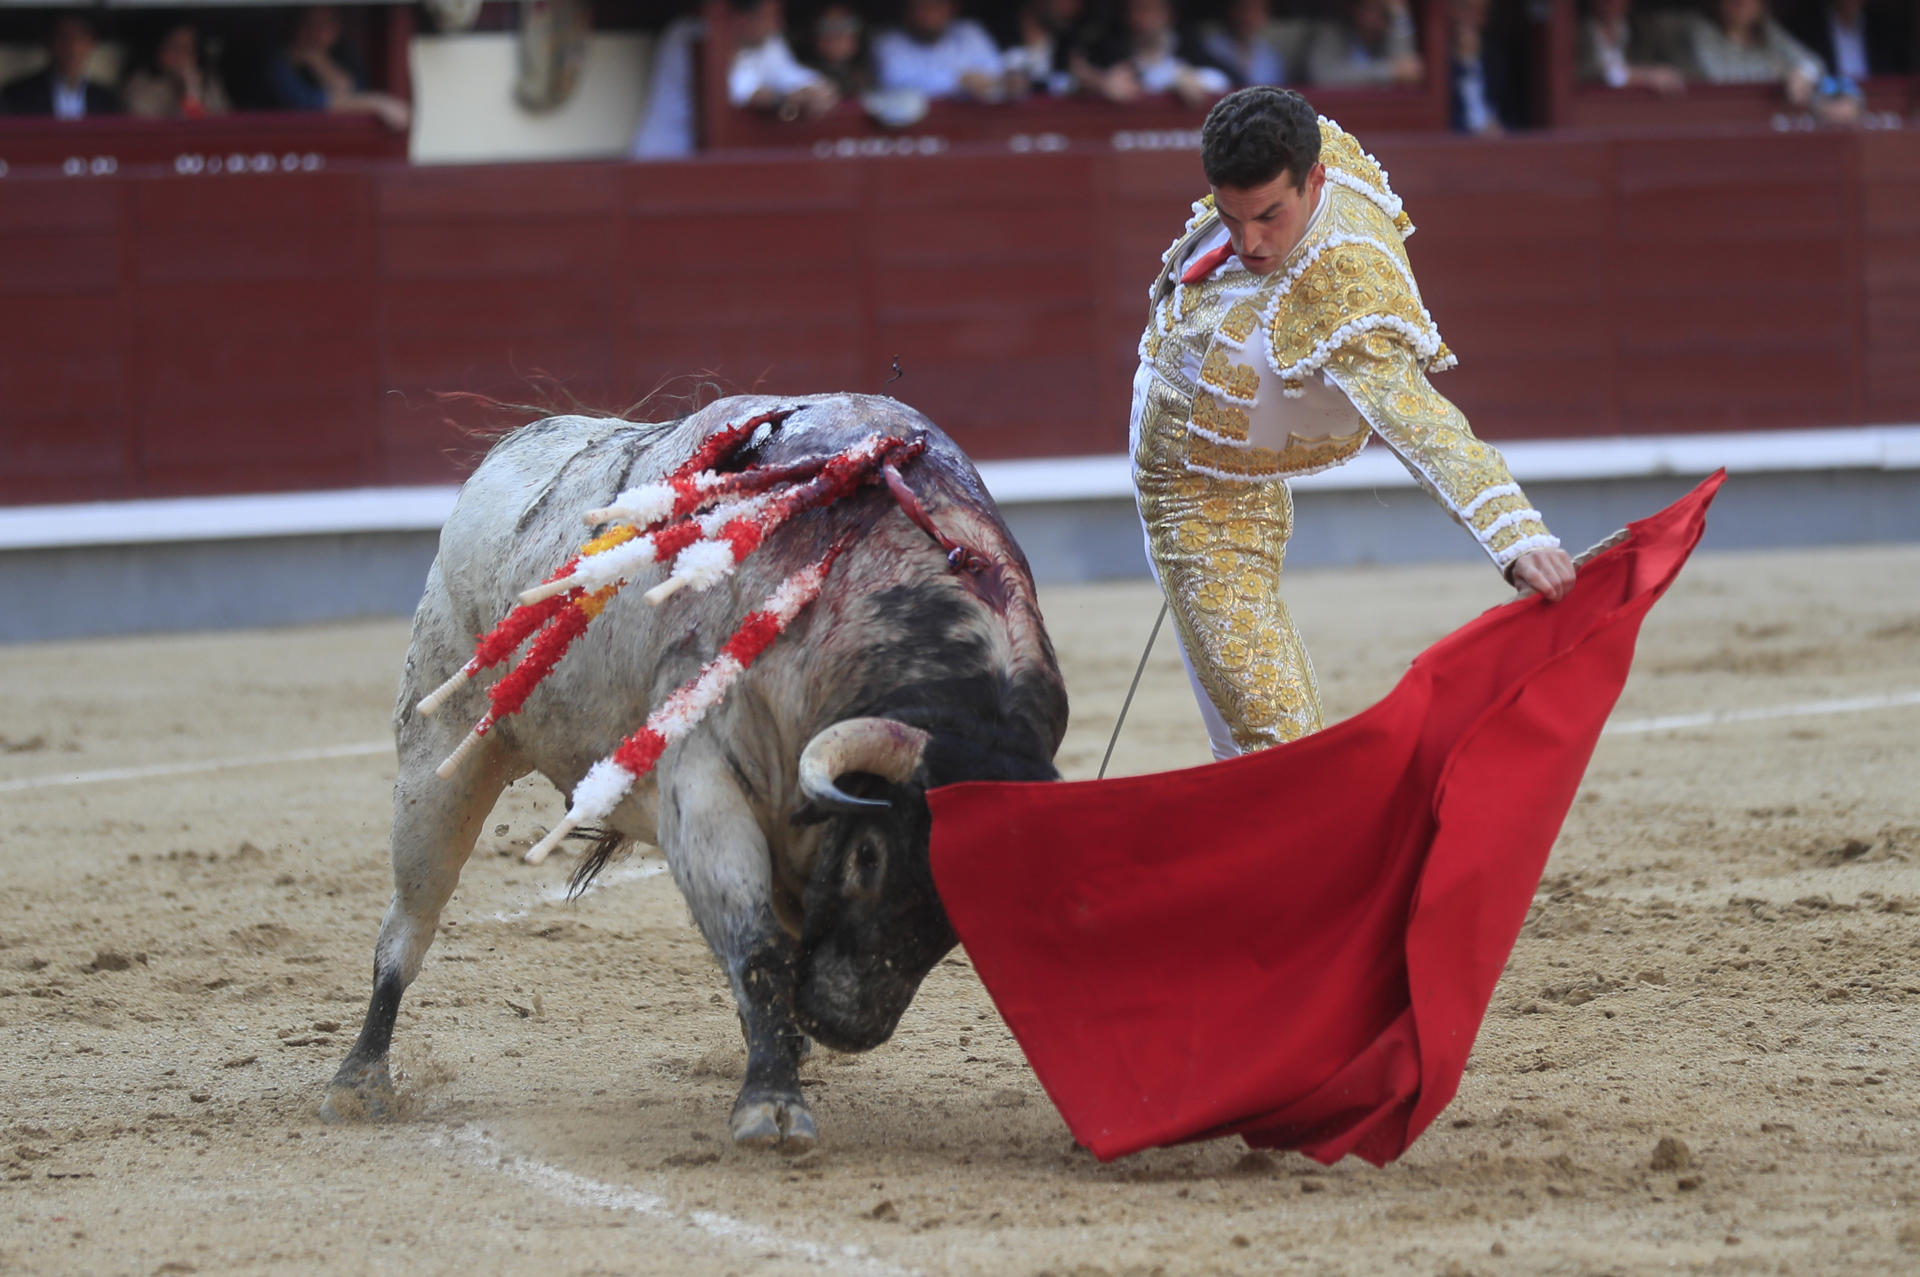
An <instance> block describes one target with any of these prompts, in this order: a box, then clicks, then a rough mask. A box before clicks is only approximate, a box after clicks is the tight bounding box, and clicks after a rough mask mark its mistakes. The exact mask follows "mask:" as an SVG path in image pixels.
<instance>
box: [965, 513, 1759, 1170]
mask: <svg viewBox="0 0 1920 1277" xmlns="http://www.w3.org/2000/svg"><path fill="white" fill-rule="evenodd" d="M1723 477H1724V476H1723V475H1715V476H1714V477H1712V478H1710V479H1708V480H1707V481H1706V482H1704V483H1702V484H1701V485H1700V486H1699V487H1698V488H1696V489H1694V491H1693V492H1692V493H1691V494H1689V495H1688V496H1686V497H1685V498H1683V499H1681V500H1680V501H1678V502H1676V503H1675V504H1673V505H1672V506H1669V507H1668V508H1667V509H1666V510H1664V511H1662V512H1661V513H1659V514H1657V515H1655V516H1653V517H1652V518H1649V519H1644V520H1641V521H1640V522H1638V523H1635V524H1632V525H1630V528H1629V533H1630V535H1629V536H1628V538H1627V539H1626V540H1625V541H1624V542H1623V543H1622V544H1620V545H1617V546H1614V547H1613V548H1611V549H1608V550H1606V551H1603V552H1602V553H1600V554H1599V555H1597V556H1595V558H1594V559H1593V560H1592V561H1591V562H1589V563H1587V564H1586V565H1585V566H1583V567H1582V568H1581V569H1580V573H1579V577H1578V579H1577V582H1576V584H1575V585H1574V588H1573V589H1572V591H1571V592H1570V593H1569V594H1568V595H1567V597H1565V598H1563V599H1562V600H1561V601H1560V602H1558V603H1551V604H1549V603H1546V602H1545V601H1543V600H1540V599H1537V598H1533V599H1523V600H1520V601H1517V602H1513V603H1508V604H1506V605H1503V606H1501V607H1496V608H1494V609H1493V610H1491V611H1489V612H1487V613H1485V614H1484V615H1482V616H1480V617H1479V618H1478V619H1476V620H1474V621H1472V622H1470V623H1469V624H1467V625H1465V626H1463V627H1462V628H1460V629H1458V630H1456V631H1454V633H1452V634H1450V635H1448V636H1447V637H1446V638H1444V639H1442V640H1441V641H1440V642H1438V643H1436V644H1434V645H1433V646H1432V647H1430V648H1428V649H1427V650H1426V651H1425V652H1423V653H1421V654H1420V656H1419V657H1417V658H1416V659H1415V660H1414V662H1413V665H1412V667H1411V668H1410V669H1409V670H1408V671H1407V673H1406V676H1405V677H1404V678H1402V679H1401V680H1400V683H1399V685H1398V686H1397V687H1395V688H1394V689H1393V691H1392V692H1391V693H1389V694H1388V695H1387V697H1386V699H1384V700H1382V701H1381V702H1380V703H1379V704H1377V705H1375V706H1373V707H1372V708H1371V709H1368V710H1365V711H1364V712H1362V713H1359V714H1356V715H1355V716H1354V717H1352V718H1350V719H1347V720H1346V721H1345V722H1342V723H1337V724H1335V725H1334V726H1332V727H1329V728H1328V729H1326V730H1325V731H1323V732H1319V733H1317V734H1315V735H1312V736H1308V737H1306V738H1304V739H1302V740H1298V741H1294V742H1292V743H1291V744H1286V745H1279V746H1276V747H1274V748H1272V749H1268V750H1264V751H1262V752H1260V753H1257V754H1251V755H1248V756H1246V757H1242V758H1235V759H1229V760H1227V761H1225V762H1219V763H1212V764H1209V765H1207V766H1203V767H1194V768H1189V769H1187V770H1185V771H1177V772H1163V773H1159V774H1156V775H1151V776H1133V777H1127V778H1124V779H1118V780H1106V781H1078V782H1073V783H1056V784H993V783H976V784H964V785H952V786H948V787H946V788H942V789H937V790H934V791H933V792H932V793H931V794H930V795H929V800H930V802H931V803H932V806H933V852H932V854H933V869H934V875H935V879H936V881H937V883H938V886H939V890H940V897H941V899H942V901H943V902H944V903H945V904H946V907H947V913H948V914H949V915H950V916H951V917H952V919H953V925H954V928H955V929H956V930H957V931H958V932H959V934H960V939H961V941H962V942H963V943H965V945H966V947H967V951H968V952H969V953H970V954H971V955H972V958H973V962H974V966H975V968H976V969H977V970H978V971H979V973H980V978H981V979H982V980H983V981H984V982H985V983H986V987H987V991H988V992H989V993H990V994H991V995H992V996H993V999H994V1002H995V1003H996V1004H997V1005H998V1006H999V1008H1000V1013H1001V1015H1003V1016H1004V1017H1005V1018H1006V1021H1007V1024H1008V1025H1009V1026H1010V1027H1011V1028H1012V1030H1013V1033H1014V1036H1015V1037H1016V1038H1018V1039H1019V1041H1020V1045H1021V1047H1022V1048H1023V1049H1024V1050H1025V1051H1026V1053H1027V1059H1028V1060H1029V1061H1031V1063H1032V1064H1033V1069H1034V1072H1035V1073H1037V1074H1038V1075H1039V1077H1040V1082H1041V1084H1042V1085H1043V1086H1045V1087H1046V1089H1047V1094H1048V1095H1049V1096H1051V1097H1052V1098H1053V1102H1054V1104H1055V1105H1056V1106H1057V1107H1058V1108H1059V1110H1060V1113H1061V1116H1063V1117H1064V1118H1066V1121H1067V1125H1068V1126H1069V1127H1070V1128H1072V1130H1073V1135H1074V1138H1075V1139H1077V1140H1079V1141H1080V1143H1081V1144H1083V1145H1085V1146H1086V1147H1087V1148H1089V1149H1091V1150H1092V1151H1093V1152H1094V1153H1095V1154H1096V1155H1097V1156H1099V1157H1100V1158H1101V1159H1103V1160H1105V1159H1109V1158H1114V1157H1119V1156H1121V1155H1123V1154H1126V1153H1132V1152H1136V1151H1138V1150H1140V1149H1143V1148H1147V1147H1150V1146H1152V1145H1157V1144H1172V1143H1177V1142H1180V1141H1184V1140H1193V1139H1205V1138H1210V1137H1213V1136H1218V1135H1230V1134H1238V1135H1241V1136H1243V1137H1244V1138H1245V1139H1246V1141H1247V1143H1249V1144H1251V1145H1254V1146H1255V1147H1260V1148H1298V1149H1300V1150H1302V1151H1303V1152H1305V1153H1306V1154H1307V1155H1309V1156H1310V1157H1313V1158H1316V1159H1318V1160H1320V1161H1322V1162H1334V1161H1337V1160H1338V1159H1339V1158H1341V1157H1342V1156H1344V1155H1346V1154H1347V1153H1356V1154H1358V1155H1359V1156H1361V1157H1364V1158H1366V1159H1367V1160H1368V1161H1370V1162H1373V1163H1374V1164H1376V1165H1381V1164H1384V1163H1386V1162H1388V1161H1391V1160H1392V1159H1393V1158H1395V1157H1398V1156H1399V1155H1400V1154H1401V1153H1403V1152H1405V1151H1406V1149H1407V1147H1408V1146H1409V1145H1410V1144H1412V1142H1413V1141H1414V1139H1415V1138H1417V1137H1418V1136H1419V1134H1420V1132H1421V1131H1423V1130H1425V1129H1426V1127H1427V1125H1428V1124H1429V1123H1430V1122H1432V1121H1433V1119H1434V1118H1435V1117H1436V1116H1438V1114H1439V1112H1440V1110H1441V1109H1442V1108H1444V1107H1446V1105H1447V1103H1448V1101H1450V1100H1451V1099H1452V1098H1453V1096H1454V1092H1455V1091H1456V1089H1457V1088H1458V1087H1459V1083H1460V1073H1461V1070H1462V1068H1463V1067H1464V1066H1465V1064H1466V1060H1467V1053H1468V1051H1469V1050H1470V1049H1471V1048H1472V1046H1473V1039H1474V1035H1475V1034H1476V1033H1477V1032H1478V1031H1479V1028H1480V1021H1481V1018H1482V1017H1483V1016H1484V1015H1485V1014H1486V1009H1487V1002H1488V1000H1489V999H1490V998H1491V997H1492V996H1493V987H1494V984H1495V982H1496V981H1497V980H1498V979H1499V978H1500V972H1501V970H1502V968H1503V967H1504V966H1505V965H1506V960H1507V955H1508V953H1509V952H1511V950H1512V948H1513V942H1514V939H1515V938H1516V937H1517V936H1518V935H1519V933H1520V925H1521V923H1522V921H1524V919H1525V918H1526V913H1527V908H1528V906H1529V904H1531V902H1532V900H1533V894H1534V891H1535V889H1536V888H1537V887H1538V885H1539V881H1540V873H1541V871H1542V869H1543V868H1544V867H1545V865H1546V860H1547V852H1548V850H1549V849H1550V848H1551V847H1552V846H1553V840H1554V838H1555V836H1556V835H1557V834H1558V833H1559V831H1560V823H1561V821H1562V820H1563V819H1565V817H1566V813H1567V808H1568V807H1569V805H1571V803H1572V802H1573V795H1574V791H1575V790H1576V789H1577V788H1578V787H1579V784H1580V777H1581V774H1582V773H1583V772H1584V771H1585V770H1586V765H1587V760H1588V758H1589V757H1590V756H1591V755H1592V753H1593V747H1594V742H1595V741H1596V740H1597V739H1598V737H1599V735H1600V729H1601V727H1602V726H1603V725H1604V724H1605V722H1606V719H1607V715H1608V713H1609V712H1610V711H1611V710H1612V708H1613V704H1614V701H1615V700H1616V699H1617V698H1618V697H1619V695H1620V688H1621V685H1622V684H1623V683H1624V682H1625V680H1626V677H1627V668H1628V666H1629V664H1630V663H1631V661H1632V658H1633V645H1634V640H1635V638H1636V636H1637V635H1638V633H1639V630H1640V622H1641V620H1642V618H1643V617H1645V615H1646V613H1647V610H1648V609H1649V608H1650V607H1652V606H1653V603H1654V600H1656V599H1658V598H1659V597H1660V595H1661V594H1662V593H1664V592H1665V590H1666V588H1667V586H1668V585H1669V584H1671V583H1672V581H1673V579H1674V577H1675V575H1676V574H1677V573H1678V572H1679V570H1680V567H1681V565H1682V564H1683V563H1685V562H1686V559H1687V555H1688V554H1689V553H1691V552H1692V550H1693V547H1694V545H1695V544H1696V543H1697V542H1698V541H1699V539H1700V533H1701V530H1702V528H1703V526H1704V522H1705V518H1706V510H1707V505H1708V503H1709V502H1711V501H1712V499H1713V495H1714V492H1715V491H1716V490H1717V489H1718V488H1719V486H1720V483H1721V480H1722V478H1723Z"/></svg>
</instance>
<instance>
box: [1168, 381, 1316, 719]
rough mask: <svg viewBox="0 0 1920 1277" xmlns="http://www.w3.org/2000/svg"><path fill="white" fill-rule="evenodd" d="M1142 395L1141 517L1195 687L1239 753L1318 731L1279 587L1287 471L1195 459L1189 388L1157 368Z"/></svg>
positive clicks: (1287, 522)
mask: <svg viewBox="0 0 1920 1277" xmlns="http://www.w3.org/2000/svg"><path fill="white" fill-rule="evenodd" d="M1146 394H1147V396H1148V399H1147V403H1146V405H1145V410H1144V412H1143V413H1142V414H1141V421H1140V431H1139V438H1138V441H1137V443H1136V445H1135V452H1134V458H1133V464H1134V482H1135V486H1136V489H1137V495H1138V500H1139V507H1140V517H1141V520H1142V522H1144V523H1145V525H1146V533H1147V551H1148V555H1149V556H1150V558H1151V560H1152V563H1153V570H1154V574H1155V575H1156V576H1157V577H1158V578H1159V581H1160V588H1161V590H1162V591H1164V592H1165V594H1166V597H1167V605H1168V610H1169V611H1171V612H1172V613H1173V619H1174V625H1175V626H1176V627H1177V629H1178V632H1179V635H1180V644H1181V647H1182V649H1183V650H1184V652H1185V654H1186V658H1187V663H1188V667H1189V668H1190V669H1191V670H1192V671H1193V675H1194V679H1195V681H1196V682H1197V683H1198V684H1199V689H1200V690H1201V691H1202V692H1203V693H1204V695H1205V696H1206V698H1207V699H1208V700H1210V701H1211V702H1212V703H1213V708H1214V709H1215V710H1216V711H1217V712H1218V714H1219V716H1220V718H1221V719H1222V720H1224V723H1225V726H1226V728H1227V729H1228V731H1229V732H1230V733H1231V735H1232V740H1233V744H1234V745H1235V746H1236V747H1237V748H1238V749H1239V750H1240V751H1241V752H1247V751H1250V750H1256V749H1264V748H1266V747H1267V746H1269V745H1273V744H1277V743H1279V742H1281V741H1289V740H1294V739H1297V738H1298V737H1301V736H1304V735H1306V734H1307V733H1308V732H1313V731H1318V730H1319V729H1320V727H1321V725H1322V720H1321V713H1320V689H1319V686H1318V684H1317V683H1316V682H1315V681H1314V676H1313V665H1312V662H1311V661H1309V660H1308V658H1307V650H1306V648H1305V646H1304V645H1302V643H1301V642H1300V636H1299V635H1298V634H1297V633H1295V632H1294V628H1293V620H1292V618H1291V617H1289V616H1288V614H1287V605H1286V604H1285V603H1284V602H1282V601H1281V598H1280V569H1281V565H1282V563H1283V561H1284V560H1285V558H1286V552H1287V538H1288V536H1289V535H1291V533H1292V531H1293V496H1292V494H1291V493H1290V492H1289V491H1288V490H1287V485H1286V483H1285V482H1284V481H1280V480H1273V481H1266V482H1253V483H1248V482H1244V481H1242V482H1233V481H1228V480H1222V479H1216V478H1212V477H1210V476H1208V475H1204V474H1196V473H1194V472H1193V471H1191V470H1189V469H1187V465H1186V462H1187V429H1186V423H1187V419H1188V416H1189V415H1190V410H1191V405H1190V403H1189V402H1188V400H1187V397H1186V396H1185V395H1184V394H1182V393H1181V392H1180V391H1179V390H1177V389H1175V388H1174V387H1172V386H1170V385H1168V384H1167V383H1166V382H1165V381H1164V380H1162V379H1161V378H1158V377H1155V378H1153V379H1152V381H1151V384H1150V385H1149V386H1148V387H1147V389H1146ZM1216 750H1218V744H1217V743H1216Z"/></svg>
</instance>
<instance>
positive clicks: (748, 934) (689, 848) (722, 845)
mask: <svg viewBox="0 0 1920 1277" xmlns="http://www.w3.org/2000/svg"><path fill="white" fill-rule="evenodd" d="M703 745H704V743H703V742H692V741H690V742H688V746H687V748H686V749H685V752H684V753H683V755H682V757H681V758H680V759H678V760H677V761H676V765H675V766H674V767H673V768H672V775H671V778H668V777H664V776H663V777H662V780H663V784H662V787H661V789H662V792H661V796H660V835H661V837H660V841H661V846H662V849H663V850H664V851H665V852H666V853H667V863H668V865H669V866H670V867H671V868H672V870H673V877H674V881H675V883H677V884H678V886H679V888H680V893H681V894H682V895H683V896H685V897H686V901H687V905H688V907H689V908H690V909H691V910H692V912H693V917H694V921H695V922H696V923H697V924H698V925H699V927H700V931H701V934H702V935H704V936H705V937H706V939H707V945H708V947H709V948H711V949H712V950H713V953H714V956H715V957H717V958H718V959H719V960H720V964H721V966H722V967H723V968H724V969H725V970H726V973H727V979H728V982H729V983H730V984H731V985H732V986H733V1001H734V1005H735V1006H736V1007H737V1008H738V1009H739V1012H740V1029H741V1032H742V1033H743V1034H744V1036H745V1037H746V1044H747V1076H746V1080H745V1081H744V1082H743V1083H742V1084H741V1086H740V1095H739V1098H738V1099H736V1100H735V1101H734V1105H733V1118H732V1122H731V1125H732V1131H733V1139H734V1142H735V1143H737V1144H744V1145H748V1146H751V1147H756V1148H772V1147H775V1146H785V1147H787V1148H790V1149H794V1148H807V1147H810V1146H811V1145H812V1144H813V1142H814V1140H815V1139H816V1138H817V1132H816V1130H815V1128H814V1124H813V1114H812V1113H810V1112H808V1110H807V1102H806V1099H805V1098H804V1097H803V1096H802V1095H801V1093H800V1060H801V1058H802V1056H803V1055H804V1054H805V1052H806V1048H807V1039H806V1035H805V1034H803V1033H802V1032H801V1031H800V1029H799V1027H798V1025H797V1024H796V1023H795V1021H794V1013H793V1004H794V989H795V972H796V969H797V966H798V960H799V946H798V944H797V943H796V942H795V940H794V939H793V937H791V936H790V935H788V934H787V932H786V930H785V929H784V928H782V927H781V926H780V924H779V922H778V921H777V920H776V919H775V918H774V913H773V864H772V861H771V860H770V858H769V852H768V848H767V839H766V835H765V834H764V833H763V832H762V831H761V829H760V826H759V824H758V822H757V821H756V820H755V819H754V816H753V810H752V808H751V807H750V806H749V805H748V801H747V797H746V795H745V794H743V793H742V792H741V790H740V785H739V782H738V780H737V779H736V777H735V776H734V774H733V772H732V771H731V770H730V769H729V768H728V767H727V766H726V764H725V762H724V761H723V760H722V759H720V758H719V757H718V756H717V753H716V751H714V750H713V749H712V748H711V747H710V746H707V747H704V748H703Z"/></svg>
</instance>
